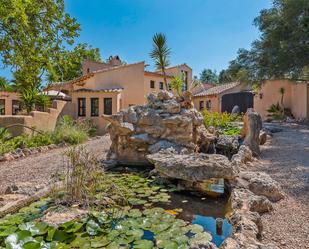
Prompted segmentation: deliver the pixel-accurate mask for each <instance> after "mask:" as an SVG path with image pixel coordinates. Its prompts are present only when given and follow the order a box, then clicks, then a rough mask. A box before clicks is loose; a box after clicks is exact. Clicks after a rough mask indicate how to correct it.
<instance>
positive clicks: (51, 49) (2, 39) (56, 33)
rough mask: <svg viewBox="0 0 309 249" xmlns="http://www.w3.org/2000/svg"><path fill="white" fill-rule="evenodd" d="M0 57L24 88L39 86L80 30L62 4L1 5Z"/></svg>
mask: <svg viewBox="0 0 309 249" xmlns="http://www.w3.org/2000/svg"><path fill="white" fill-rule="evenodd" d="M0 16H1V19H0V26H1V29H0V55H1V58H2V62H3V64H4V65H5V66H9V67H10V68H11V70H12V71H13V75H14V77H15V80H16V81H17V82H18V83H19V84H21V85H22V86H24V87H25V88H36V89H38V87H39V86H40V83H41V80H42V76H44V74H45V73H46V72H48V71H49V70H51V69H52V68H53V64H54V63H55V61H57V59H58V57H59V54H61V53H62V51H65V50H66V49H65V48H66V46H67V45H72V44H73V42H74V38H75V37H77V36H78V32H79V30H80V27H79V24H78V23H77V22H76V19H74V18H71V17H70V15H69V14H67V13H65V9H64V1H63V0H45V1H24V0H14V1H11V0H3V1H1V2H0Z"/></svg>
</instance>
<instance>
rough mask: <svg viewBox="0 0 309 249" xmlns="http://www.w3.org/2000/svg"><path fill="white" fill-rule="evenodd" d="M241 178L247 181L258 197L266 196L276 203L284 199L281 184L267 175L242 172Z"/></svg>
mask: <svg viewBox="0 0 309 249" xmlns="http://www.w3.org/2000/svg"><path fill="white" fill-rule="evenodd" d="M239 177H240V178H241V179H243V180H245V181H247V184H248V188H249V189H250V191H252V192H253V193H254V194H256V195H262V196H265V197H267V198H268V199H269V200H270V201H274V202H276V201H279V200H281V199H282V198H284V194H283V192H282V189H281V186H280V184H279V183H278V182H277V181H275V180H273V179H272V178H271V177H270V176H269V175H268V174H266V173H261V172H241V173H240V174H239Z"/></svg>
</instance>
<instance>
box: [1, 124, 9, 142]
mask: <svg viewBox="0 0 309 249" xmlns="http://www.w3.org/2000/svg"><path fill="white" fill-rule="evenodd" d="M9 138H11V134H10V132H9V131H8V129H6V128H3V127H0V141H1V142H5V141H7V140H8V139H9Z"/></svg>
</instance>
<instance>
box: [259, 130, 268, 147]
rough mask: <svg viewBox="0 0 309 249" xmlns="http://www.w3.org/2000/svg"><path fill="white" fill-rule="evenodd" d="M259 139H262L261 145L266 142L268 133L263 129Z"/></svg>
mask: <svg viewBox="0 0 309 249" xmlns="http://www.w3.org/2000/svg"><path fill="white" fill-rule="evenodd" d="M259 139H260V145H263V144H265V143H266V140H267V133H266V132H265V131H261V132H260V135H259Z"/></svg>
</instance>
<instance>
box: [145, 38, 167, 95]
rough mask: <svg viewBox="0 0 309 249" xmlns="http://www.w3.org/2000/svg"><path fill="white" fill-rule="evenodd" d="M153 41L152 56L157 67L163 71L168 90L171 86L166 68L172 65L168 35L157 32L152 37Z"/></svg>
mask: <svg viewBox="0 0 309 249" xmlns="http://www.w3.org/2000/svg"><path fill="white" fill-rule="evenodd" d="M152 41H153V49H152V51H151V52H150V57H151V58H152V59H153V60H154V61H155V66H156V69H157V70H159V71H161V72H162V74H163V78H164V84H165V89H166V90H168V89H169V88H168V84H167V78H166V72H165V69H166V68H167V67H168V66H169V65H170V62H169V57H170V54H171V50H170V48H168V46H167V41H166V37H165V35H164V34H162V33H158V34H155V35H154V36H153V38H152Z"/></svg>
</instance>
